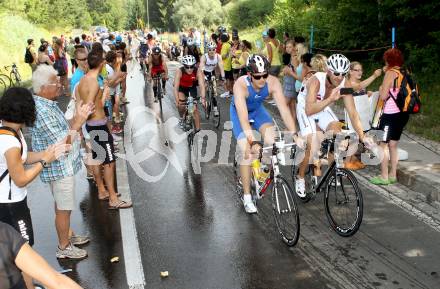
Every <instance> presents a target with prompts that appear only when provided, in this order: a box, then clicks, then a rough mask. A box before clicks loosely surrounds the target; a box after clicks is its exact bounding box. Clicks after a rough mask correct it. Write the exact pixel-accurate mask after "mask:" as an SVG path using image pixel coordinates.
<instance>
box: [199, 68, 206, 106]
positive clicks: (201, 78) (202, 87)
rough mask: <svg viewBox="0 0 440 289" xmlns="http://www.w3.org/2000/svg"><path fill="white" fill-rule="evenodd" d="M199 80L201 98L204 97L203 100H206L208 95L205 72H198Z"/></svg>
mask: <svg viewBox="0 0 440 289" xmlns="http://www.w3.org/2000/svg"><path fill="white" fill-rule="evenodd" d="M197 79H198V82H199V87H200V96H201V97H202V99H205V94H206V90H205V75H204V73H203V70H200V69H199V70H198V71H197Z"/></svg>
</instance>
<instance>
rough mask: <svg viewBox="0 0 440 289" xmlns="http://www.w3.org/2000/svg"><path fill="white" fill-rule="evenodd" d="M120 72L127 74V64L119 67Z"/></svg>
mask: <svg viewBox="0 0 440 289" xmlns="http://www.w3.org/2000/svg"><path fill="white" fill-rule="evenodd" d="M121 71H122V72H127V64H126V63H124V64H122V65H121Z"/></svg>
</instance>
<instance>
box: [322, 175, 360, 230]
mask: <svg viewBox="0 0 440 289" xmlns="http://www.w3.org/2000/svg"><path fill="white" fill-rule="evenodd" d="M324 205H325V213H326V215H327V219H328V221H329V223H330V226H331V227H332V228H333V230H335V232H336V233H337V234H338V235H340V236H342V237H350V236H352V235H354V234H355V233H356V232H357V231H358V230H359V227H360V225H361V223H362V217H363V197H362V191H361V190H360V188H359V185H358V183H357V180H356V177H355V176H354V175H353V173H352V172H350V171H349V170H346V169H336V175H335V174H334V173H332V174H331V176H330V177H329V180H328V182H327V189H326V191H325V196H324Z"/></svg>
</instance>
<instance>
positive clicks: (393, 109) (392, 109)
mask: <svg viewBox="0 0 440 289" xmlns="http://www.w3.org/2000/svg"><path fill="white" fill-rule="evenodd" d="M398 91H399V89H398V88H396V92H398ZM392 92H393V89H392V88H391V89H390V94H391V93H392ZM396 92H395V93H394V94H393V96H394V98H396V96H397V93H396ZM391 97H392V96H390V97H389V98H388V99H387V100H386V101H385V107H384V109H383V113H385V114H394V113H399V112H400V109H399V107H398V106H397V104H396V102H395V101H394V99H391Z"/></svg>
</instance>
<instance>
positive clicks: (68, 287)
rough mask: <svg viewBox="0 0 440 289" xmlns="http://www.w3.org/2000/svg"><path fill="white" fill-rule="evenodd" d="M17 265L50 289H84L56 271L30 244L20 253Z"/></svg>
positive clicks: (16, 259)
mask: <svg viewBox="0 0 440 289" xmlns="http://www.w3.org/2000/svg"><path fill="white" fill-rule="evenodd" d="M15 264H16V265H17V267H18V268H20V270H21V271H23V272H24V273H26V274H28V275H29V276H31V277H32V278H34V279H35V280H37V281H39V282H41V283H42V284H43V285H44V286H46V287H47V288H48V289H55V288H58V289H61V288H62V289H82V287H81V286H79V285H78V284H77V283H75V282H74V281H72V279H69V278H68V277H66V276H64V275H62V274H60V273H58V272H57V271H55V270H54V269H53V268H52V267H51V266H50V265H49V264H48V263H47V262H46V261H45V260H44V259H43V258H42V257H41V256H40V255H38V254H37V253H36V252H35V251H34V250H33V249H32V248H31V247H30V246H29V245H28V244H24V245H23V246H22V247H21V248H20V250H19V251H18V254H17V257H16V258H15Z"/></svg>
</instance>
